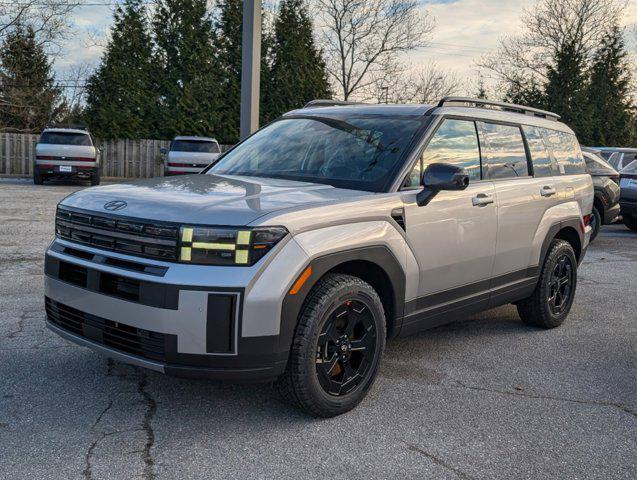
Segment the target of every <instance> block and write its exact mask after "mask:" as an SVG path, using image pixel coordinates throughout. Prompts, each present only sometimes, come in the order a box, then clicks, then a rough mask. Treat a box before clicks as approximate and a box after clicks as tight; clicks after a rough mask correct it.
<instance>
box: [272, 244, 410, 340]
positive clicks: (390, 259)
mask: <svg viewBox="0 0 637 480" xmlns="http://www.w3.org/2000/svg"><path fill="white" fill-rule="evenodd" d="M308 267H311V269H312V270H311V271H312V273H311V275H310V277H309V278H308V280H307V281H306V282H305V283H304V284H303V286H302V287H301V288H300V290H299V291H298V293H297V294H295V295H292V294H290V293H289V292H288V293H287V294H286V296H285V298H284V299H283V304H282V308H281V330H280V340H279V341H280V342H281V343H282V344H281V345H280V347H281V348H282V349H285V348H286V347H289V346H290V345H291V344H292V339H293V337H294V331H295V329H296V325H297V323H298V319H299V314H300V313H301V310H302V308H303V306H304V304H305V300H306V299H307V296H308V294H309V293H310V292H311V291H312V289H313V288H314V286H315V285H316V284H317V283H318V282H319V281H320V280H321V279H322V278H323V277H325V275H327V274H329V273H344V274H348V275H352V276H356V277H358V278H361V279H362V280H364V281H366V282H367V283H369V284H370V285H371V286H372V287H373V288H374V289H375V290H376V292H377V293H378V295H379V297H380V299H381V302H382V303H383V307H384V308H385V315H386V322H387V333H388V337H391V336H395V335H396V334H397V332H398V331H400V327H401V325H402V318H403V315H404V307H405V282H406V277H405V272H404V271H403V269H402V267H401V265H400V263H399V262H398V260H397V259H396V257H395V256H394V254H393V253H392V252H391V250H390V249H389V248H387V247H386V246H384V245H378V246H366V247H360V248H354V249H349V250H345V251H340V252H334V253H329V254H326V255H323V256H320V257H316V258H313V259H312V260H311V261H310V262H309V263H308V265H306V266H304V268H303V269H302V270H301V272H303V271H305V270H306V269H307V268H308Z"/></svg>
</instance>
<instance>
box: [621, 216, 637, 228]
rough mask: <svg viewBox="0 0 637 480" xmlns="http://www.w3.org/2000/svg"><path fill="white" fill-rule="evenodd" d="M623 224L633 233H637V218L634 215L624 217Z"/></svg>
mask: <svg viewBox="0 0 637 480" xmlns="http://www.w3.org/2000/svg"><path fill="white" fill-rule="evenodd" d="M622 218H623V222H624V225H626V226H627V227H628V228H630V229H631V230H632V231H633V232H637V218H635V217H633V216H632V215H623V216H622Z"/></svg>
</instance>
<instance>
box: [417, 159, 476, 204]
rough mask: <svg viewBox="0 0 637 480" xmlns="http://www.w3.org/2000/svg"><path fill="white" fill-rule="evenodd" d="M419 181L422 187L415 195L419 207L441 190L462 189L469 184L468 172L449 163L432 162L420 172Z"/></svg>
mask: <svg viewBox="0 0 637 480" xmlns="http://www.w3.org/2000/svg"><path fill="white" fill-rule="evenodd" d="M421 183H422V186H423V189H422V190H421V191H420V192H418V195H416V203H418V206H419V207H423V206H425V205H427V204H428V203H429V202H430V201H431V200H432V199H433V198H434V197H435V196H436V194H437V193H438V192H439V191H441V190H464V189H465V188H467V187H468V186H469V174H468V173H467V170H465V169H464V168H462V167H457V166H455V165H450V164H449V163H432V164H431V165H429V166H427V168H425V171H424V172H423V173H422V179H421Z"/></svg>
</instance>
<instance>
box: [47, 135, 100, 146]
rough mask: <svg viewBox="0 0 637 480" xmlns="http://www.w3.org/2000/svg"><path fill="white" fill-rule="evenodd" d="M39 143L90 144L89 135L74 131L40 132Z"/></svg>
mask: <svg viewBox="0 0 637 480" xmlns="http://www.w3.org/2000/svg"><path fill="white" fill-rule="evenodd" d="M40 143H46V144H49V145H80V146H88V147H90V146H91V145H92V143H91V137H90V136H89V135H88V134H86V133H74V132H42V135H41V136H40Z"/></svg>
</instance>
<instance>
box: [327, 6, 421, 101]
mask: <svg viewBox="0 0 637 480" xmlns="http://www.w3.org/2000/svg"><path fill="white" fill-rule="evenodd" d="M315 2H316V6H317V14H318V16H319V18H320V19H321V21H322V25H320V30H321V36H322V39H323V46H324V49H325V55H326V61H327V68H328V72H329V74H330V76H331V77H332V79H333V81H334V83H335V84H336V86H337V88H338V90H339V91H340V93H341V96H342V97H343V99H344V100H347V99H349V98H350V97H351V96H352V95H355V94H357V92H360V91H365V90H366V89H368V88H369V87H370V86H371V85H374V84H375V83H377V82H378V78H382V77H383V75H384V72H385V71H387V70H390V69H391V68H393V66H392V64H393V63H394V62H395V61H396V59H397V56H399V55H400V54H402V53H405V52H408V51H410V50H413V49H415V48H418V47H423V46H425V45H426V44H427V39H428V37H429V34H430V33H431V31H432V30H433V20H432V19H431V18H430V17H429V15H428V14H427V12H425V11H423V10H422V9H421V7H420V2H419V1H417V0H315ZM390 67H391V68H390Z"/></svg>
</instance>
